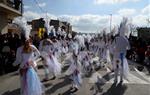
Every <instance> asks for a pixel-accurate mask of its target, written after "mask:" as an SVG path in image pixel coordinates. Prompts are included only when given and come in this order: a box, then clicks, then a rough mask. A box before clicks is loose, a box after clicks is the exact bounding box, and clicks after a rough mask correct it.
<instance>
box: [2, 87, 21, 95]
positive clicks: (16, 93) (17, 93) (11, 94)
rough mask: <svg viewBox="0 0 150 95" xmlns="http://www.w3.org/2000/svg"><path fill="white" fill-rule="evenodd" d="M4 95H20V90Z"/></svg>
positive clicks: (4, 94)
mask: <svg viewBox="0 0 150 95" xmlns="http://www.w3.org/2000/svg"><path fill="white" fill-rule="evenodd" d="M2 95H20V88H18V89H16V90H13V91H7V92H5V93H3V94H2Z"/></svg>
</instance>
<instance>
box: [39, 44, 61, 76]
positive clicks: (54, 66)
mask: <svg viewBox="0 0 150 95" xmlns="http://www.w3.org/2000/svg"><path fill="white" fill-rule="evenodd" d="M42 48H43V50H42V53H41V55H42V57H43V58H44V59H45V62H46V64H47V65H48V69H49V71H50V72H51V73H53V75H54V76H57V75H60V73H61V64H60V63H59V62H58V60H57V58H56V57H55V55H54V54H55V47H54V46H53V45H52V44H51V45H45V46H43V47H42Z"/></svg>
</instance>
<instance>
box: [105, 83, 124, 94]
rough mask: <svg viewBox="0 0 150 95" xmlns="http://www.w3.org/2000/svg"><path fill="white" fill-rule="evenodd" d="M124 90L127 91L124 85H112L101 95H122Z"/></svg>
mask: <svg viewBox="0 0 150 95" xmlns="http://www.w3.org/2000/svg"><path fill="white" fill-rule="evenodd" d="M126 90H127V86H126V85H122V83H119V84H118V85H116V84H115V83H114V84H112V86H111V87H110V88H109V89H108V90H107V92H104V93H103V94H102V95H124V93H125V91H126Z"/></svg>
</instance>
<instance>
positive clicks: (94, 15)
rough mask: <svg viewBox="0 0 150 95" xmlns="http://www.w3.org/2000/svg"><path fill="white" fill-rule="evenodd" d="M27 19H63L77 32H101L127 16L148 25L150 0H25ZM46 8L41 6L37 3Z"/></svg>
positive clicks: (142, 24)
mask: <svg viewBox="0 0 150 95" xmlns="http://www.w3.org/2000/svg"><path fill="white" fill-rule="evenodd" d="M23 1H24V17H25V18H26V19H27V20H32V19H37V18H40V17H43V18H46V12H47V16H48V19H60V20H63V21H68V22H70V23H71V24H72V26H73V30H75V31H77V32H98V31H100V30H102V29H103V28H108V27H109V26H110V24H109V23H110V14H112V27H113V26H115V25H118V24H119V23H120V21H121V19H122V17H123V16H125V17H128V18H129V19H130V20H131V21H132V23H133V24H135V25H136V26H147V25H148V23H147V21H146V19H148V17H149V18H150V0H23ZM35 1H37V3H38V4H39V6H40V7H41V8H42V10H41V9H40V8H39V7H38V5H37V3H36V2H35Z"/></svg>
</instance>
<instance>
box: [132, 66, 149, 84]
mask: <svg viewBox="0 0 150 95" xmlns="http://www.w3.org/2000/svg"><path fill="white" fill-rule="evenodd" d="M134 70H135V71H136V72H137V73H138V74H139V75H140V76H141V77H143V78H144V79H145V80H147V81H148V82H149V83H150V77H148V76H146V74H145V73H143V72H140V71H139V70H137V69H136V68H134Z"/></svg>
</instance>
